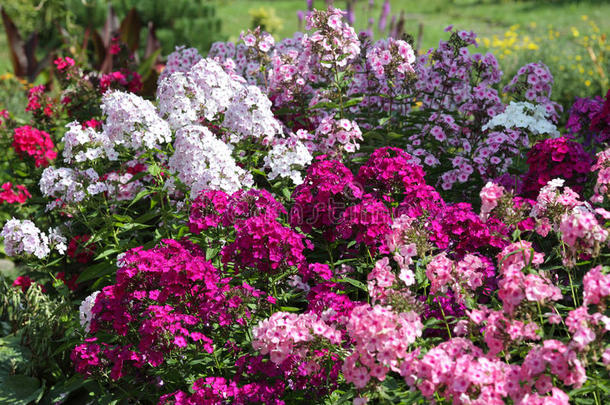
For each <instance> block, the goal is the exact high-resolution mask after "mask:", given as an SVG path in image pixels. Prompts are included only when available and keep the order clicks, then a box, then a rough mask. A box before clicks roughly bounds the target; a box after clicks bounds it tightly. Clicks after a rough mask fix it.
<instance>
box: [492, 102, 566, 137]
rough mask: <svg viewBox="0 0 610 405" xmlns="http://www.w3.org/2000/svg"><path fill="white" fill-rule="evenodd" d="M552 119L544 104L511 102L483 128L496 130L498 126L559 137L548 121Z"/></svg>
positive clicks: (553, 126)
mask: <svg viewBox="0 0 610 405" xmlns="http://www.w3.org/2000/svg"><path fill="white" fill-rule="evenodd" d="M549 117H550V113H549V111H548V110H547V109H546V108H545V107H544V105H542V104H537V105H535V106H534V105H533V104H531V103H528V102H527V101H521V102H514V101H511V102H510V104H509V105H507V106H506V109H505V110H504V112H502V113H500V114H497V115H495V116H493V117H492V119H491V120H489V121H488V122H487V124H485V125H484V126H483V129H488V128H494V127H497V126H500V127H504V128H507V129H509V128H520V129H523V130H528V131H529V132H530V133H532V134H534V135H543V134H546V135H550V136H552V137H558V136H559V131H558V130H557V128H556V127H555V125H554V124H553V123H552V122H550V121H549V120H547V118H549Z"/></svg>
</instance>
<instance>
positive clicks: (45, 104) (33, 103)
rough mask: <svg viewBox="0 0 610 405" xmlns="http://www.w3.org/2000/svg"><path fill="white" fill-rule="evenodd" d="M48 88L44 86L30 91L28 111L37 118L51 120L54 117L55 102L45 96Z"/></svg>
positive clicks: (35, 87)
mask: <svg viewBox="0 0 610 405" xmlns="http://www.w3.org/2000/svg"><path fill="white" fill-rule="evenodd" d="M45 90H46V87H45V85H43V84H40V85H38V86H34V87H32V88H31V89H29V90H28V105H27V107H25V110H26V111H31V112H32V113H33V114H34V115H36V116H43V117H46V118H50V117H52V116H53V102H52V100H51V98H50V97H49V96H46V95H45Z"/></svg>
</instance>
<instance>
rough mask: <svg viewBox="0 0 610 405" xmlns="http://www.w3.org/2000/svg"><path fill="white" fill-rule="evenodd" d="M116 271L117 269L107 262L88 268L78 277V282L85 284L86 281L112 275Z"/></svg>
mask: <svg viewBox="0 0 610 405" xmlns="http://www.w3.org/2000/svg"><path fill="white" fill-rule="evenodd" d="M114 271H115V268H114V267H113V266H111V265H110V264H109V263H107V262H101V263H97V264H94V265H93V266H90V267H87V269H86V270H85V271H83V272H82V273H81V275H80V276H79V277H78V280H77V281H78V282H79V283H83V282H85V281H89V280H93V279H95V278H100V277H103V276H106V275H108V274H112V273H113V272H114Z"/></svg>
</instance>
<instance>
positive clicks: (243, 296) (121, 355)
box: [72, 240, 264, 380]
mask: <svg viewBox="0 0 610 405" xmlns="http://www.w3.org/2000/svg"><path fill="white" fill-rule="evenodd" d="M229 281H230V279H227V278H222V275H221V274H220V272H219V271H218V270H217V269H215V268H214V267H213V266H212V264H211V263H210V262H208V261H206V260H205V257H204V254H203V252H202V251H201V249H200V248H198V247H197V246H195V245H193V244H191V243H189V242H187V241H182V242H177V241H174V240H164V241H163V242H162V243H161V244H159V245H157V246H156V247H155V248H152V249H149V250H144V249H142V248H141V247H140V248H135V249H132V250H129V251H127V252H126V253H125V254H123V255H122V257H121V258H120V260H119V269H118V271H117V276H116V283H115V284H113V285H110V286H107V287H104V288H103V289H102V290H101V292H100V293H99V294H97V296H96V298H95V304H94V305H93V307H92V310H91V316H90V317H88V318H87V319H88V323H87V325H89V331H90V333H91V334H94V335H95V334H98V333H101V334H102V335H104V336H105V334H107V333H112V334H113V335H116V336H118V337H119V339H118V340H116V339H115V340H114V342H113V343H112V344H110V343H107V342H105V341H104V342H101V343H100V344H99V345H100V349H99V350H98V351H97V355H98V358H99V360H100V363H102V362H103V365H104V367H109V368H111V371H110V377H111V378H113V379H115V380H116V379H119V378H122V377H124V376H126V375H127V374H128V370H129V369H130V368H131V367H135V368H139V369H142V368H143V367H145V368H146V367H158V366H159V365H161V364H162V363H163V362H164V361H165V359H166V358H167V357H168V356H172V355H173V354H174V353H175V352H176V351H181V350H190V349H189V348H191V347H193V348H196V349H195V350H197V351H201V350H203V351H205V352H207V353H212V352H213V351H214V346H213V344H214V342H213V341H212V340H211V338H210V337H208V334H209V333H210V332H211V330H212V329H211V328H213V325H215V324H218V325H220V326H221V327H231V325H234V324H238V325H240V324H241V325H243V324H244V323H245V321H244V318H245V317H249V316H251V312H250V310H249V309H247V308H246V307H245V306H242V304H243V303H244V302H245V301H247V300H258V299H261V297H263V296H264V293H262V292H260V291H258V290H254V289H253V288H251V287H249V286H248V285H247V284H243V285H242V286H241V287H233V288H231V287H229V285H228V282H229ZM133 330H136V331H137V335H135V336H134V335H132V331H133ZM96 344H97V343H96ZM86 348H87V343H86V344H85V346H83V345H79V346H77V347H76V349H75V350H74V351H73V353H72V359H73V361H74V363H75V366H76V369H77V371H78V372H79V373H82V374H86V375H87V374H90V373H96V372H99V371H100V370H95V369H92V368H91V364H89V363H88V361H87V359H88V357H87V356H86V354H85V353H83V352H82V350H83V349H86Z"/></svg>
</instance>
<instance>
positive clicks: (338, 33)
mask: <svg viewBox="0 0 610 405" xmlns="http://www.w3.org/2000/svg"><path fill="white" fill-rule="evenodd" d="M344 14H345V13H344V12H343V11H341V10H339V9H336V8H333V7H329V8H328V10H327V11H318V10H313V11H312V12H311V13H309V15H308V16H307V18H306V21H305V28H306V29H308V30H312V31H313V33H312V34H311V35H306V36H304V37H303V42H304V48H305V49H304V53H305V54H306V55H308V56H309V57H310V58H311V62H310V63H313V64H314V66H312V70H314V71H315V68H317V69H320V68H321V69H327V70H329V69H331V68H339V69H345V68H346V67H347V66H348V65H349V63H350V62H352V61H353V60H354V59H355V58H356V57H358V55H359V54H360V40H359V39H358V35H357V34H356V32H355V31H354V29H353V28H352V27H351V26H350V25H349V24H347V23H345V22H343V16H344Z"/></svg>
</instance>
